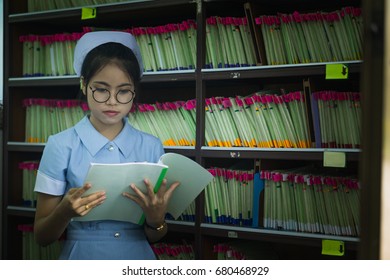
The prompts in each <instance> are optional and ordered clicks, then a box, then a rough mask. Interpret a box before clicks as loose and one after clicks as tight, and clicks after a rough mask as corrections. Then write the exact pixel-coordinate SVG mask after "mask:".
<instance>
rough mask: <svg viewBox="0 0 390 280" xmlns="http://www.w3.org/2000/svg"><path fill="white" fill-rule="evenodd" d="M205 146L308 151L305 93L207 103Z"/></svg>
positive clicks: (262, 94) (219, 99)
mask: <svg viewBox="0 0 390 280" xmlns="http://www.w3.org/2000/svg"><path fill="white" fill-rule="evenodd" d="M205 117H206V143H207V145H208V146H214V147H260V148H309V147H311V146H312V144H311V139H310V134H309V126H308V118H307V104H306V100H305V96H304V94H303V92H300V91H297V92H291V93H287V94H284V95H280V94H279V93H278V92H274V91H264V92H256V93H254V94H252V95H250V96H247V97H242V96H236V97H235V98H232V97H230V98H226V97H212V98H207V99H206V110H205Z"/></svg>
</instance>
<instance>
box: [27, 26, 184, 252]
mask: <svg viewBox="0 0 390 280" xmlns="http://www.w3.org/2000/svg"><path fill="white" fill-rule="evenodd" d="M74 69H75V71H76V73H77V75H78V76H80V85H81V90H82V93H83V94H84V95H85V96H86V99H87V102H88V106H89V109H90V114H89V115H87V116H85V117H84V118H83V119H82V120H81V121H80V122H78V123H77V124H76V125H75V126H74V127H72V128H69V129H67V130H65V131H62V132H60V133H58V134H56V135H52V136H50V137H49V139H48V141H47V143H46V146H45V149H44V151H43V155H42V158H41V161H40V166H39V169H38V173H37V179H36V184H35V191H36V192H37V207H36V214H35V221H34V234H35V240H36V241H37V243H38V244H40V245H43V246H45V245H48V244H51V243H53V242H55V241H56V240H58V239H59V238H60V237H61V236H62V235H63V234H64V233H65V232H66V240H65V244H64V247H63V250H62V252H61V256H60V259H87V260H95V259H103V260H119V259H126V260H135V259H141V260H146V259H155V255H154V253H153V251H152V249H151V247H150V245H149V242H155V241H158V240H159V239H161V238H162V237H163V236H164V235H165V234H166V233H167V224H166V222H165V214H166V209H167V205H168V202H169V199H170V198H171V195H172V193H173V191H174V190H175V189H176V187H178V186H179V184H180V183H179V182H175V183H173V184H172V185H171V186H167V185H166V181H164V182H163V184H162V186H161V188H160V189H159V191H158V192H157V193H156V194H154V193H153V187H154V186H152V185H151V184H149V182H148V180H147V179H145V185H146V187H147V189H148V192H147V193H142V192H141V191H140V190H139V189H138V188H137V186H135V185H133V184H131V183H132V182H129V188H132V189H133V191H134V192H135V195H134V194H133V195H132V194H130V193H124V194H123V195H124V196H125V197H126V198H128V199H129V200H133V201H135V202H136V203H138V204H139V205H140V207H141V208H142V210H143V211H144V214H145V224H144V225H143V226H139V225H136V224H132V223H129V222H119V221H110V220H103V221H93V222H79V221H72V218H73V217H77V216H84V215H88V213H89V212H90V211H93V208H95V207H99V205H101V204H102V203H104V201H105V199H106V194H105V192H103V191H96V192H93V193H92V194H90V195H85V192H86V191H87V190H89V189H91V190H93V187H94V186H91V185H90V184H84V179H85V177H86V174H87V171H88V167H89V165H90V163H91V162H96V163H123V162H136V161H147V162H157V161H158V159H159V158H160V156H161V155H162V154H163V153H164V150H163V146H162V143H161V141H160V140H159V139H158V138H156V137H154V136H152V135H150V134H147V133H145V132H142V131H139V130H137V129H135V128H133V127H132V126H131V125H130V124H129V122H128V119H127V117H126V116H127V114H128V113H129V111H130V109H131V107H132V105H133V101H134V98H135V96H136V95H137V94H138V87H139V82H140V79H141V77H142V74H143V63H142V58H141V53H140V49H139V47H138V45H137V43H136V40H135V38H134V37H133V36H132V35H131V34H130V33H127V32H118V31H96V32H90V33H86V34H84V35H83V36H82V37H81V38H80V40H79V41H78V42H77V45H76V48H75V53H74ZM129 202H130V201H129ZM129 215H131V213H129Z"/></svg>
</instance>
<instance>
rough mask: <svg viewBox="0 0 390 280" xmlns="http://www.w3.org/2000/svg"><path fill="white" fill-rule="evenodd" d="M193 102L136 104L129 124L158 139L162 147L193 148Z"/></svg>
mask: <svg viewBox="0 0 390 280" xmlns="http://www.w3.org/2000/svg"><path fill="white" fill-rule="evenodd" d="M194 102H195V100H190V101H187V102H184V101H176V102H163V103H156V104H137V106H136V108H135V110H134V111H132V112H130V113H129V115H128V117H129V122H130V124H131V125H132V126H134V127H135V128H137V129H139V130H142V131H145V132H148V133H150V134H152V135H155V136H156V137H158V138H160V139H161V141H162V143H163V145H164V146H195V130H196V127H195V114H196V111H195V104H194Z"/></svg>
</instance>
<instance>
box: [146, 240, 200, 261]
mask: <svg viewBox="0 0 390 280" xmlns="http://www.w3.org/2000/svg"><path fill="white" fill-rule="evenodd" d="M151 247H152V249H153V252H154V254H155V255H156V257H157V259H159V260H194V259H195V252H194V248H193V246H192V245H191V244H187V243H186V242H184V244H172V243H165V242H160V243H153V244H151Z"/></svg>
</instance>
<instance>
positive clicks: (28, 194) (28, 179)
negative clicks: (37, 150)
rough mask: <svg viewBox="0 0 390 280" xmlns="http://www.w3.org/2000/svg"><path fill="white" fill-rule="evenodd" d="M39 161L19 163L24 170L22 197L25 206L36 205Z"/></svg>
mask: <svg viewBox="0 0 390 280" xmlns="http://www.w3.org/2000/svg"><path fill="white" fill-rule="evenodd" d="M38 166H39V162H38V161H23V162H20V163H19V169H21V170H22V178H23V183H22V199H23V206H26V207H35V206H36V201H37V195H36V193H35V192H34V187H35V179H36V177H37V170H38Z"/></svg>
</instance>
